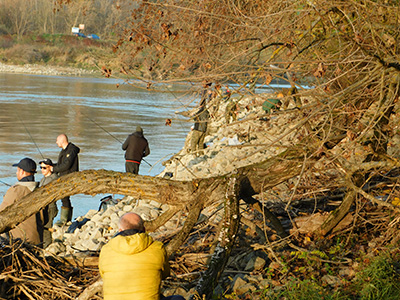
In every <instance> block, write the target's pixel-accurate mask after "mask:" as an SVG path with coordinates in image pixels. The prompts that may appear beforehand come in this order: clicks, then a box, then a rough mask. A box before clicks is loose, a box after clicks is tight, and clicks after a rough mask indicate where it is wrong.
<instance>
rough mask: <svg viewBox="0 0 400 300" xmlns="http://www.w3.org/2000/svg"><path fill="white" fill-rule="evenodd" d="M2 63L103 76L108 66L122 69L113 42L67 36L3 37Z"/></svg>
mask: <svg viewBox="0 0 400 300" xmlns="http://www.w3.org/2000/svg"><path fill="white" fill-rule="evenodd" d="M0 62H2V63H5V64H11V65H24V64H38V65H44V66H45V65H48V66H53V67H72V68H82V69H86V70H97V71H98V73H99V74H100V73H101V72H100V69H101V67H102V66H104V65H106V64H107V65H110V66H114V67H115V66H118V58H117V56H116V55H115V54H114V53H113V52H112V43H111V42H109V41H101V40H100V41H99V40H93V39H87V38H85V39H84V38H80V37H76V36H72V35H64V34H57V35H49V34H42V35H37V36H34V35H29V36H24V37H22V38H19V39H17V38H16V37H15V36H10V35H0ZM113 62H114V63H113Z"/></svg>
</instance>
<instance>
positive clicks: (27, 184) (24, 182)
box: [0, 157, 43, 245]
mask: <svg viewBox="0 0 400 300" xmlns="http://www.w3.org/2000/svg"><path fill="white" fill-rule="evenodd" d="M12 166H13V167H17V172H16V175H17V179H18V182H17V183H16V184H14V185H13V186H11V187H10V188H9V189H8V190H7V192H6V194H5V195H4V197H3V202H2V203H1V204H0V211H1V210H4V209H5V208H6V207H7V206H10V205H11V204H13V203H14V202H15V201H18V200H20V199H22V198H23V197H24V196H26V195H28V194H30V193H31V192H33V190H34V189H35V188H36V187H37V186H38V182H35V173H36V163H35V162H34V161H33V160H32V159H30V158H28V157H26V158H24V159H21V160H20V161H19V163H17V164H13V165H12ZM7 234H8V236H11V237H12V238H20V239H22V240H23V241H27V242H28V243H31V244H34V245H40V244H41V242H42V241H43V214H42V212H38V213H36V214H34V215H32V216H30V217H29V218H28V219H26V220H25V221H23V222H22V223H20V224H18V225H17V226H16V227H15V228H14V229H12V230H10V231H9V232H8V233H7Z"/></svg>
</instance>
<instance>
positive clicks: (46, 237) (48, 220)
mask: <svg viewBox="0 0 400 300" xmlns="http://www.w3.org/2000/svg"><path fill="white" fill-rule="evenodd" d="M39 165H40V169H41V170H42V174H43V178H42V179H41V180H40V182H39V187H42V186H44V185H46V184H48V183H50V182H52V181H53V180H54V179H57V178H58V176H57V174H56V173H53V172H51V167H52V166H53V165H54V164H53V162H52V161H51V159H50V158H45V159H44V160H42V161H40V162H39ZM57 214H58V209H57V204H56V202H53V203H50V204H49V205H47V206H46V207H45V208H44V210H43V218H44V228H43V230H44V231H43V248H44V249H46V248H47V246H49V245H50V244H51V243H52V242H53V239H52V236H51V231H50V230H51V228H52V227H53V220H54V218H55V217H56V216H57Z"/></svg>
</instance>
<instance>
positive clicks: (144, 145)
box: [122, 126, 150, 174]
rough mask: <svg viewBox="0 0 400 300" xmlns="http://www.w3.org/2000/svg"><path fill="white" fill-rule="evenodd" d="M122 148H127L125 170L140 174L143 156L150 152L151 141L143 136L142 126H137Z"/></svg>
mask: <svg viewBox="0 0 400 300" xmlns="http://www.w3.org/2000/svg"><path fill="white" fill-rule="evenodd" d="M122 150H125V171H126V172H130V173H133V174H139V166H140V162H141V161H142V158H143V157H145V156H147V155H149V154H150V148H149V143H148V142H147V140H146V138H145V137H144V136H143V129H142V127H140V126H137V127H136V131H135V132H134V133H132V134H130V135H129V136H128V137H127V138H126V140H125V142H124V143H123V144H122Z"/></svg>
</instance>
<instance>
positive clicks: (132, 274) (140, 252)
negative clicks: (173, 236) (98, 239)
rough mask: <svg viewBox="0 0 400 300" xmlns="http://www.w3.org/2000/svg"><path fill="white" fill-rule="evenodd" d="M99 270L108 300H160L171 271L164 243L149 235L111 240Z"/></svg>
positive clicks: (100, 259) (106, 246) (102, 252)
mask: <svg viewBox="0 0 400 300" xmlns="http://www.w3.org/2000/svg"><path fill="white" fill-rule="evenodd" d="M99 270H100V275H101V277H103V294H104V299H105V300H124V299H129V300H132V299H134V300H153V299H154V300H159V299H160V285H161V280H162V279H164V278H166V277H168V276H169V271H170V269H169V262H168V258H167V253H166V251H165V248H164V245H163V243H161V242H158V241H153V239H152V237H151V236H149V235H148V234H147V233H136V234H132V235H128V236H123V235H118V236H116V237H114V238H113V239H111V240H110V241H109V242H108V244H106V245H105V246H103V248H102V249H101V252H100V258H99Z"/></svg>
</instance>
